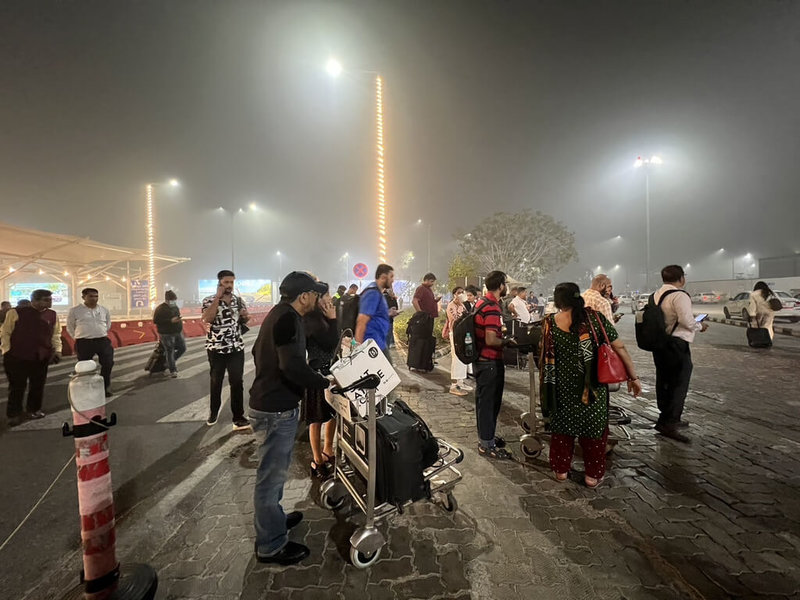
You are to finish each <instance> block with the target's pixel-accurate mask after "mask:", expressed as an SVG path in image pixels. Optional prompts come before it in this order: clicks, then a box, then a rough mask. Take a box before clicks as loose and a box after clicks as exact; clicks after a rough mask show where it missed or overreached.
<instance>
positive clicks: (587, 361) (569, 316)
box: [540, 283, 642, 488]
mask: <svg viewBox="0 0 800 600" xmlns="http://www.w3.org/2000/svg"><path fill="white" fill-rule="evenodd" d="M553 295H554V303H555V306H556V308H558V309H559V312H558V313H557V314H554V315H548V316H547V318H546V319H545V323H544V331H543V338H542V356H541V362H540V365H542V369H541V373H540V381H541V385H540V393H541V404H542V413H543V415H544V417H545V419H546V420H549V423H550V431H551V433H552V436H551V440H550V467H551V468H552V469H553V472H554V473H555V476H556V479H557V480H558V481H565V480H566V479H567V476H568V475H569V470H570V467H571V465H572V454H573V450H574V448H575V438H576V437H577V438H578V441H579V442H580V445H581V448H582V450H583V463H584V465H585V469H586V472H585V482H586V485H587V486H589V487H592V488H593V487H597V485H598V484H599V483H600V480H601V479H602V478H603V475H604V474H605V470H606V440H607V439H608V386H606V385H603V384H599V383H598V382H597V367H596V342H595V341H594V339H593V336H592V327H594V330H595V331H596V332H598V333H597V335H598V336H602V332H601V326H602V327H603V328H605V330H606V333H607V335H608V339H609V340H610V341H611V346H612V347H613V348H614V350H615V351H616V353H617V354H618V355H619V356H620V358H621V359H622V361H623V363H624V364H625V369H626V371H627V373H628V391H629V392H630V393H632V394H633V395H634V396H638V395H639V394H640V393H641V391H642V385H641V382H640V381H639V378H638V377H637V376H636V369H635V367H634V366H633V361H632V360H631V357H630V355H629V354H628V351H627V350H626V349H625V345H624V344H623V343H622V341H621V340H619V339H618V337H617V330H616V329H614V326H613V325H612V324H611V323H610V322H609V321H608V320H607V319H606V318H605V317H604V316H603V315H601V314H599V313H597V312H595V311H593V310H591V309H588V310H587V309H586V308H584V303H583V298H582V297H581V294H580V289H579V288H578V286H577V285H575V284H574V283H560V284H558V285H557V286H556V289H555V292H554V294H553Z"/></svg>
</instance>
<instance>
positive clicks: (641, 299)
mask: <svg viewBox="0 0 800 600" xmlns="http://www.w3.org/2000/svg"><path fill="white" fill-rule="evenodd" d="M651 295H652V294H639V295H638V296H636V300H634V301H632V302H631V314H634V313H635V312H636V311H637V310H642V309H643V308H644V307H645V306H647V301H648V300H650V296H651Z"/></svg>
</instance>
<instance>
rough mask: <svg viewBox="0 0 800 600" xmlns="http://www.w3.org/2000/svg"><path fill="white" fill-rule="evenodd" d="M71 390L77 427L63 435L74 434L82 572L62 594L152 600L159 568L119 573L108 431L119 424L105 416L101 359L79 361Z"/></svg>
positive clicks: (97, 599)
mask: <svg viewBox="0 0 800 600" xmlns="http://www.w3.org/2000/svg"><path fill="white" fill-rule="evenodd" d="M68 394H69V402H70V406H71V408H72V423H73V426H72V429H70V427H69V424H68V423H64V425H63V427H62V433H63V434H64V436H69V435H72V436H74V437H75V464H76V466H77V470H78V510H79V512H80V518H81V545H82V547H83V570H82V571H81V582H80V584H78V585H77V586H76V587H75V588H73V589H72V590H70V591H69V592H68V593H67V595H66V596H64V598H65V600H67V599H70V600H71V599H78V598H83V599H84V600H134V599H135V600H152V598H153V597H154V596H155V593H156V589H157V587H158V577H157V576H156V572H155V570H153V568H152V567H150V566H148V565H131V566H130V567H129V568H127V569H126V571H125V572H124V573H121V571H120V565H119V563H118V562H117V558H116V548H115V545H116V533H115V529H114V494H113V488H112V485H111V467H110V465H109V461H108V455H109V452H108V430H109V428H110V427H112V426H113V425H115V424H116V422H117V416H116V415H115V414H114V413H112V414H111V418H110V419H106V398H105V385H104V383H103V378H102V377H101V376H100V375H99V374H98V373H97V363H95V362H94V361H93V360H83V361H79V362H77V363H76V364H75V375H74V376H73V377H72V379H71V380H70V382H69V390H68Z"/></svg>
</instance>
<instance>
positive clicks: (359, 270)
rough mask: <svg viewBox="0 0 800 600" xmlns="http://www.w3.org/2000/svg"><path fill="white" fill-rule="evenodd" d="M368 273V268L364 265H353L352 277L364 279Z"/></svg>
mask: <svg viewBox="0 0 800 600" xmlns="http://www.w3.org/2000/svg"><path fill="white" fill-rule="evenodd" d="M367 273H369V267H367V265H365V264H364V263H356V264H354V265H353V275H355V276H356V277H357V278H358V279H364V277H366V276H367Z"/></svg>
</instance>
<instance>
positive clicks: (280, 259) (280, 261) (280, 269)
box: [275, 250, 283, 283]
mask: <svg viewBox="0 0 800 600" xmlns="http://www.w3.org/2000/svg"><path fill="white" fill-rule="evenodd" d="M275 256H277V257H278V283H280V282H281V277H283V254H281V251H280V250H278V251H277V252H276V253H275Z"/></svg>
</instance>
